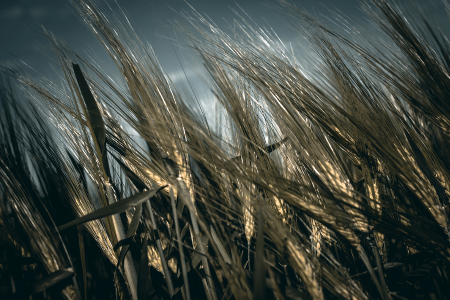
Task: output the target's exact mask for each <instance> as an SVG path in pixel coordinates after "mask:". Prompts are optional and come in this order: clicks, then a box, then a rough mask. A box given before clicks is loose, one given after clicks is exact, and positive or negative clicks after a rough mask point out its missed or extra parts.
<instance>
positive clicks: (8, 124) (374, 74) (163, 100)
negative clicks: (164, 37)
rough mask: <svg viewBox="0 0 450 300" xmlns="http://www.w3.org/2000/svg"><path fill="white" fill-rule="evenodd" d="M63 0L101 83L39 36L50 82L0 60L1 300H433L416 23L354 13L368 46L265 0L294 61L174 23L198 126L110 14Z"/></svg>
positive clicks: (435, 193) (429, 65)
mask: <svg viewBox="0 0 450 300" xmlns="http://www.w3.org/2000/svg"><path fill="white" fill-rule="evenodd" d="M72 3H73V5H74V7H75V8H76V10H77V11H78V13H79V14H80V16H81V17H82V19H83V20H84V21H85V22H86V24H87V25H88V26H89V27H90V28H91V29H92V31H93V33H94V34H95V35H96V36H97V37H98V39H99V41H100V42H101V43H102V44H103V46H104V47H105V49H106V50H107V51H108V53H109V55H110V57H111V59H112V60H113V62H114V63H115V64H116V66H117V69H118V70H119V72H120V76H121V78H120V82H117V81H114V80H112V79H111V78H110V77H109V76H108V74H106V73H105V72H104V71H103V69H102V67H101V66H99V65H97V64H95V63H93V62H91V61H89V60H86V59H84V58H83V57H82V56H80V55H78V54H77V53H75V52H74V51H73V50H71V48H70V47H69V46H67V45H66V44H65V43H63V42H62V41H60V40H58V39H57V38H56V37H54V36H53V35H52V34H51V33H49V32H47V31H45V32H46V34H47V36H48V38H49V40H50V42H51V44H52V46H53V49H54V51H55V55H56V57H57V58H58V61H59V63H60V66H61V70H62V73H61V74H62V77H61V79H62V82H63V84H62V85H61V86H57V85H55V84H53V83H52V82H47V81H45V79H42V78H36V77H33V76H30V75H27V74H26V73H25V72H24V71H23V70H21V69H19V68H10V67H2V70H3V72H4V73H5V74H7V75H8V76H10V77H13V78H14V81H12V82H13V83H14V84H16V83H17V86H18V87H20V92H19V91H18V90H17V89H16V88H13V87H11V85H8V84H7V83H8V82H9V81H8V80H6V79H4V80H3V82H4V85H3V87H2V93H1V100H2V106H3V112H2V117H1V118H0V120H2V121H1V122H2V124H1V127H0V134H1V138H0V147H1V149H0V172H1V177H0V216H1V217H0V229H1V231H0V238H1V241H2V256H3V257H2V261H1V265H0V270H1V273H0V278H1V279H2V284H1V288H2V294H3V296H5V297H9V298H21V297H22V298H23V297H31V298H32V299H42V298H48V299H57V298H58V297H65V298H66V299H106V298H113V297H118V298H121V299H139V300H140V299H170V298H176V299H210V300H216V299H231V298H233V299H248V298H250V299H447V298H448V297H449V296H448V295H450V290H449V287H450V285H449V279H448V276H449V272H448V270H447V269H448V266H449V263H450V247H449V246H450V243H449V224H448V217H449V210H448V208H449V205H448V201H449V199H448V197H449V195H450V191H449V184H450V181H449V180H450V165H449V162H450V153H449V152H448V149H449V148H448V147H447V146H448V145H449V144H450V140H449V138H448V135H449V132H450V127H449V126H450V106H449V104H448V98H449V96H448V95H450V90H449V89H450V76H449V69H450V65H449V64H450V52H449V50H450V47H449V42H448V40H447V38H446V36H445V35H444V34H443V33H442V32H440V31H439V30H438V29H436V28H435V27H433V24H430V19H431V18H432V17H428V16H423V17H422V18H418V19H409V20H408V19H407V18H405V16H404V14H403V13H402V11H401V10H400V9H399V8H398V7H393V6H392V4H391V3H390V2H388V1H384V0H372V1H370V2H366V3H365V4H364V5H365V8H366V11H367V12H368V13H369V15H370V17H371V18H372V19H373V20H374V21H375V23H376V24H377V25H378V26H379V28H380V29H381V30H382V31H383V32H384V34H385V35H384V37H385V38H386V40H384V41H383V40H379V41H375V40H371V39H370V38H369V37H364V36H361V35H360V33H359V31H357V30H356V29H354V30H352V31H351V32H350V34H348V33H345V34H343V33H341V32H340V31H339V30H337V29H335V28H331V27H329V26H328V25H326V23H323V22H321V21H320V20H317V19H316V18H313V17H311V16H310V15H308V14H307V13H305V12H304V11H302V10H300V9H298V8H297V7H295V6H294V5H293V4H291V3H290V2H285V1H284V0H279V2H277V4H276V5H277V6H274V8H273V9H274V10H279V11H281V12H282V13H283V14H284V15H285V16H286V18H290V20H291V21H292V24H293V26H294V27H295V28H296V29H297V30H298V33H299V34H300V35H301V36H302V37H304V38H305V41H307V42H308V47H309V49H311V50H312V51H314V55H311V58H310V60H309V61H308V64H309V65H311V66H312V69H309V70H305V69H303V68H302V67H301V65H300V63H299V61H298V57H296V56H295V55H294V53H293V51H292V49H291V48H288V47H286V46H285V45H284V44H283V43H282V41H281V40H279V39H278V38H277V36H276V35H274V34H272V33H270V32H268V31H265V30H263V29H261V28H259V27H255V25H253V24H251V23H249V22H248V21H247V20H246V19H245V18H243V19H242V22H241V25H240V26H238V29H235V30H231V29H230V30H228V31H227V30H221V29H220V28H218V27H217V26H216V25H215V24H214V23H212V22H211V21H210V20H209V19H207V18H205V17H204V16H202V15H201V14H199V13H198V12H197V11H195V10H194V9H193V10H192V11H191V12H190V13H182V14H181V16H182V17H183V20H184V23H182V24H183V25H175V26H176V27H177V29H178V30H179V31H180V32H182V33H183V34H184V35H185V36H186V37H187V41H188V42H187V43H186V45H187V46H189V47H191V48H192V49H194V50H195V51H196V53H198V54H199V57H200V59H201V61H202V62H203V64H204V67H205V71H206V72H207V74H208V76H209V79H210V80H209V83H210V88H211V89H212V91H213V92H214V95H215V97H216V99H217V101H218V105H220V107H221V109H222V110H223V112H224V114H225V117H224V118H222V119H217V120H216V122H220V120H225V121H223V122H222V123H219V124H218V126H216V128H218V130H216V131H212V130H211V128H213V126H211V125H212V124H208V123H207V121H206V118H205V117H204V116H203V115H201V114H198V113H196V112H195V111H196V110H195V109H193V107H192V105H191V104H189V103H188V101H186V99H184V98H183V97H182V96H181V93H178V92H177V89H176V87H175V86H174V84H173V83H172V82H171V81H170V78H169V77H168V76H167V75H166V73H165V72H164V70H163V69H162V67H161V64H160V62H159V61H158V59H157V57H156V55H155V53H154V52H153V50H152V48H151V47H150V46H149V45H147V44H146V43H145V42H144V41H142V40H140V38H139V37H138V35H137V34H135V32H134V31H133V29H132V27H131V25H130V24H129V23H127V21H126V19H124V18H122V17H120V16H117V15H115V14H113V13H110V11H109V10H108V9H105V8H104V7H102V6H101V5H100V4H99V3H97V2H95V1H88V0H80V1H73V2H72ZM387 45H389V46H387ZM19 98H20V99H21V100H18V99H19ZM124 128H131V129H132V130H133V131H135V132H137V134H138V135H139V137H140V138H142V139H143V141H144V144H139V143H137V142H136V140H135V139H134V138H133V137H132V136H130V130H125V129H124ZM86 232H88V233H89V235H87V234H86ZM100 253H101V254H100ZM70 279H72V280H70ZM102 282H106V283H104V286H103V287H101V286H100V285H101V284H102ZM61 291H63V292H62V293H61Z"/></svg>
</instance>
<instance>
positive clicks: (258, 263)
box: [253, 207, 266, 300]
mask: <svg viewBox="0 0 450 300" xmlns="http://www.w3.org/2000/svg"><path fill="white" fill-rule="evenodd" d="M253 274H254V276H253V299H254V300H264V298H265V296H266V263H265V260H264V219H263V213H262V209H261V207H259V209H258V233H257V235H256V253H255V271H254V273H253Z"/></svg>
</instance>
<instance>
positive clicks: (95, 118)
mask: <svg viewBox="0 0 450 300" xmlns="http://www.w3.org/2000/svg"><path fill="white" fill-rule="evenodd" d="M72 68H73V72H74V73H75V78H76V79H77V82H78V86H79V88H80V91H81V94H82V95H83V100H84V104H85V105H86V110H87V114H86V118H87V119H88V123H89V125H90V130H91V134H92V137H93V139H94V140H95V143H96V147H98V149H97V155H98V157H99V161H100V163H101V165H102V167H103V170H104V173H105V174H104V175H105V176H106V178H107V179H106V181H108V179H109V178H110V177H111V174H110V172H109V165H108V160H107V157H108V156H107V151H106V128H105V123H104V122H103V118H102V114H101V112H100V109H99V108H98V105H97V102H96V101H95V99H94V96H93V95H92V93H91V90H90V89H89V85H88V83H87V81H86V78H84V75H83V73H82V72H81V69H80V66H79V65H77V64H72ZM85 113H86V112H85Z"/></svg>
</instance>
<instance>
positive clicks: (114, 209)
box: [58, 186, 166, 231]
mask: <svg viewBox="0 0 450 300" xmlns="http://www.w3.org/2000/svg"><path fill="white" fill-rule="evenodd" d="M165 187H166V186H162V187H159V188H155V189H153V190H150V191H145V192H142V193H139V194H137V195H134V196H131V197H129V198H127V199H124V200H120V201H118V202H116V203H113V204H110V205H108V206H105V207H103V208H100V209H98V210H96V211H94V212H92V213H90V214H87V215H85V216H82V217H80V218H77V219H75V220H73V221H71V222H69V223H66V224H64V225H61V226H59V227H58V230H59V231H62V230H64V229H67V228H69V227H72V226H75V225H80V224H83V223H86V222H89V221H92V220H96V219H100V218H104V217H107V216H111V215H115V214H119V213H122V212H124V211H126V210H129V209H131V208H133V207H135V206H136V205H139V204H141V203H143V202H144V201H146V200H148V199H149V198H151V197H153V196H154V195H155V194H156V193H157V192H159V191H160V190H161V189H163V188H165Z"/></svg>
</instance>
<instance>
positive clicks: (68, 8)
mask: <svg viewBox="0 0 450 300" xmlns="http://www.w3.org/2000/svg"><path fill="white" fill-rule="evenodd" d="M439 1H440V0H426V1H425V0H423V1H409V0H397V2H398V3H400V4H406V5H407V6H408V5H410V4H409V3H411V2H418V3H422V4H423V3H425V2H426V3H427V6H429V5H430V4H433V5H435V6H436V5H438V6H439V4H436V3H438V2H439ZM100 2H102V3H105V2H106V3H107V4H109V5H110V6H111V8H112V9H113V11H115V12H119V11H120V10H119V6H120V8H121V9H122V10H123V11H124V12H125V13H126V15H127V16H128V17H129V19H130V20H131V23H132V25H133V27H134V29H135V30H136V31H138V32H139V33H140V35H141V37H142V38H143V39H144V40H146V41H148V42H150V43H151V44H152V46H153V47H154V49H155V52H156V54H157V56H158V58H159V60H160V61H161V63H162V65H163V67H164V68H165V70H166V72H167V73H168V74H169V75H170V77H171V78H172V79H174V80H175V81H176V80H178V79H181V77H183V76H179V75H178V73H177V72H178V71H179V70H180V66H179V63H178V60H177V59H176V56H175V55H174V54H175V53H174V46H173V45H172V43H171V40H170V39H173V38H174V37H175V31H174V30H173V29H171V27H170V26H171V25H170V22H171V21H174V20H180V19H181V17H180V16H179V15H178V13H177V12H180V11H182V10H186V11H190V8H189V6H188V4H187V3H186V2H185V1H184V0H165V1H163V0H113V1H111V0H100ZM292 2H293V3H295V5H296V6H297V7H300V8H302V9H304V10H306V11H307V12H309V13H311V14H313V15H315V16H318V17H319V18H321V19H326V18H332V15H331V12H330V10H338V11H340V12H341V13H343V14H346V15H347V16H350V17H351V18H355V20H356V21H355V22H356V23H358V25H360V26H362V27H367V28H368V29H367V30H368V32H370V31H371V29H370V26H369V23H368V22H366V21H365V20H364V19H363V14H362V13H361V11H360V5H359V3H358V0H334V1H332V0H329V1H324V0H292ZM188 3H189V4H190V5H192V6H193V7H194V8H195V9H196V10H197V11H198V12H200V13H204V14H206V15H207V16H209V17H210V18H211V19H212V20H213V21H214V22H216V24H218V25H219V26H220V27H223V26H226V24H227V22H228V23H232V21H233V19H237V16H236V15H235V13H234V12H233V10H232V9H236V10H239V7H240V8H242V9H243V10H244V11H245V12H246V13H247V14H248V15H249V16H250V17H251V18H252V19H253V20H254V21H255V22H256V23H257V24H258V25H261V26H271V27H272V28H273V29H274V30H275V32H276V33H277V34H278V35H279V36H280V37H281V38H282V39H283V40H289V41H291V40H292V41H295V40H296V39H298V36H297V35H296V33H295V32H294V31H293V30H290V29H289V26H288V25H286V24H285V22H284V20H285V18H284V17H283V16H281V15H280V13H278V12H275V11H274V10H273V9H272V8H270V7H269V6H268V5H276V2H275V0H233V1H230V0H188ZM434 13H435V14H436V15H435V16H434V17H435V18H434V19H435V20H440V19H441V18H446V16H445V17H444V15H445V14H444V13H443V9H442V5H441V6H440V7H438V9H437V10H436V9H435V10H434ZM41 26H43V27H45V28H46V29H47V30H48V31H50V32H52V33H53V34H55V35H56V36H57V37H58V38H60V39H62V40H64V41H65V42H67V43H68V44H69V45H70V46H71V47H72V48H73V49H74V50H76V51H77V52H79V53H80V54H82V55H84V54H85V53H86V51H88V50H89V51H93V52H95V53H96V54H97V55H98V56H99V57H100V58H101V59H102V60H103V61H104V62H105V63H106V64H111V61H110V60H109V57H108V55H107V54H106V51H105V50H104V49H103V48H102V46H101V44H100V43H99V42H98V41H97V39H96V38H95V37H94V35H93V34H92V33H91V31H90V30H89V29H88V28H87V26H86V25H85V24H84V23H83V21H82V20H80V19H79V16H78V15H77V13H76V11H75V9H74V8H73V7H72V5H71V3H70V1H69V0H39V1H37V0H0V28H1V30H0V40H1V41H2V42H1V43H0V65H7V64H9V63H11V62H17V61H19V60H22V61H23V62H25V63H26V64H27V65H29V66H30V67H32V68H33V69H34V70H36V71H37V72H38V73H39V74H42V75H43V76H47V77H52V72H53V70H52V69H51V67H50V63H49V62H50V59H49V58H48V57H47V56H50V57H52V50H51V47H50V43H49V42H48V40H47V38H46V37H45V36H44V35H43V33H42V28H41ZM178 34H179V33H178ZM175 48H176V46H175ZM46 55H47V56H46ZM184 58H185V61H184V63H186V65H185V71H186V73H187V74H188V75H192V77H193V78H194V79H193V82H194V85H195V86H198V90H197V96H198V97H199V98H201V99H200V102H205V103H206V102H208V101H209V100H208V99H210V98H211V93H210V92H209V91H208V90H207V88H206V87H205V86H202V85H201V84H200V80H199V79H198V78H197V77H195V74H196V73H197V70H198V68H199V66H194V65H192V64H190V63H189V59H187V60H186V57H184Z"/></svg>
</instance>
